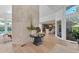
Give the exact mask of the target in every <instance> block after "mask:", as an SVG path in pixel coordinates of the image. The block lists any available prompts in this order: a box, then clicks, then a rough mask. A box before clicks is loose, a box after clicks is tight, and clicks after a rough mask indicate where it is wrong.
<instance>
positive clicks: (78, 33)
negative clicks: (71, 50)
mask: <svg viewBox="0 0 79 59" xmlns="http://www.w3.org/2000/svg"><path fill="white" fill-rule="evenodd" d="M72 33H73V35H74V37H75V38H76V40H77V42H78V44H79V27H77V26H74V27H73V31H72Z"/></svg>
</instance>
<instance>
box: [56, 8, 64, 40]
mask: <svg viewBox="0 0 79 59" xmlns="http://www.w3.org/2000/svg"><path fill="white" fill-rule="evenodd" d="M55 20H56V21H55V36H56V37H58V36H57V21H58V20H61V26H62V29H61V30H62V38H59V37H58V38H59V39H63V40H66V18H65V8H64V9H61V10H60V11H58V12H56V14H55Z"/></svg>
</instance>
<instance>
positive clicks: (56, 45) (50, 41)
mask: <svg viewBox="0 0 79 59" xmlns="http://www.w3.org/2000/svg"><path fill="white" fill-rule="evenodd" d="M62 42H63V43H62ZM0 52H1V53H13V52H14V53H69V52H70V53H72V52H73V53H75V52H79V45H77V44H72V43H69V42H65V41H60V42H59V40H58V39H57V38H55V36H54V35H53V36H52V35H46V36H45V37H44V40H43V44H42V45H40V46H35V45H33V44H32V42H29V43H27V44H26V45H25V46H24V47H21V46H20V45H12V42H7V43H1V44H0Z"/></svg>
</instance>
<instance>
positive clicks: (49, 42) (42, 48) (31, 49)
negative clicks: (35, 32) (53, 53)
mask: <svg viewBox="0 0 79 59" xmlns="http://www.w3.org/2000/svg"><path fill="white" fill-rule="evenodd" d="M55 45H56V38H55V36H54V35H46V36H45V37H44V40H43V44H42V45H39V46H35V45H34V44H32V42H29V43H27V44H26V45H25V46H24V47H21V46H19V45H16V46H14V48H15V52H20V53H23V52H24V53H25V52H28V53H43V52H44V53H45V52H49V51H50V50H51V49H52V48H53V47H54V46H55Z"/></svg>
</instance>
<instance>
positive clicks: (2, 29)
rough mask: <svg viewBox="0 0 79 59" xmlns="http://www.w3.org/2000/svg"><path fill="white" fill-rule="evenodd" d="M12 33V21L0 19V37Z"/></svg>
mask: <svg viewBox="0 0 79 59" xmlns="http://www.w3.org/2000/svg"><path fill="white" fill-rule="evenodd" d="M11 32H12V19H3V18H0V35H4V34H7V33H11Z"/></svg>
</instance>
